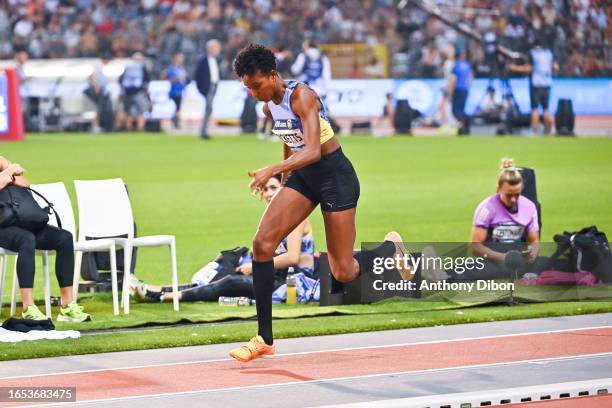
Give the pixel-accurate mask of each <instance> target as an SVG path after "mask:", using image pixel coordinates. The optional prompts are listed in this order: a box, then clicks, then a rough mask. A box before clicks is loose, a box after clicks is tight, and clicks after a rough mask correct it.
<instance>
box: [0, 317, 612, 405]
mask: <svg viewBox="0 0 612 408" xmlns="http://www.w3.org/2000/svg"><path fill="white" fill-rule="evenodd" d="M347 347H350V345H349V344H347ZM606 352H612V328H601V329H588V330H575V331H566V332H559V333H544V334H528V335H521V336H500V337H495V338H486V339H475V340H457V341H447V342H441V343H430V344H415V345H405V346H392V347H373V348H367V349H356V350H343V351H329V352H316V353H309V354H295V355H286V356H282V355H280V356H276V357H272V358H265V359H259V360H255V361H253V362H251V363H247V364H244V363H239V362H237V361H233V360H227V361H226V360H224V361H210V362H201V363H189V364H176V365H167V366H152V367H143V368H126V369H113V370H105V371H95V372H82V373H74V374H53V375H44V376H38V377H22V378H14V379H5V380H2V379H0V387H8V386H19V387H43V386H46V387H49V386H54V387H62V386H65V387H73V386H76V387H77V399H78V400H79V401H84V400H92V399H106V398H115V397H128V396H144V395H152V394H163V393H176V392H188V391H204V390H214V389H224V388H234V387H236V388H240V387H249V386H262V385H273V384H280V383H292V382H301V381H311V380H332V379H337V378H344V377H356V376H368V375H376V374H387V373H395V372H409V371H417V370H429V369H442V368H454V367H463V366H472V365H481V364H495V363H509V362H516V361H523V360H535V359H543V358H556V357H567V356H577V355H587V354H597V353H606ZM534 406H536V407H538V405H534ZM580 406H581V407H582V406H583V405H580ZM600 406H601V405H600ZM545 407H546V408H548V406H545ZM555 407H556V406H555Z"/></svg>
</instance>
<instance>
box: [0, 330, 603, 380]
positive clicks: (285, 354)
mask: <svg viewBox="0 0 612 408" xmlns="http://www.w3.org/2000/svg"><path fill="white" fill-rule="evenodd" d="M609 328H612V326H593V327H581V328H578V329H560V330H544V331H536V332H525V333H513V334H502V335H490V336H478V337H465V338H459V339H443V340H433V341H431V340H428V341H417V342H411V343H397V344H385V345H379V346H363V347H344V348H334V349H325V350H313V351H300V352H295V353H283V354H276V355H273V356H266V357H265V358H267V359H275V358H280V357H287V356H301V355H308V354H318V353H332V352H342V351H353V350H372V349H382V348H390V347H402V346H420V345H425V344H443V343H453V342H463V341H474V340H490V339H501V338H508V337H521V336H531V335H540V334H556V333H567V332H580V331H586V330H594V329H609ZM281 342H282V340H281ZM220 361H235V360H234V359H232V358H230V357H227V358H218V359H210V360H195V361H186V362H174V363H160V364H145V365H136V366H124V367H110V368H94V369H90V370H75V371H62V372H56V373H47V374H31V375H27V374H26V375H16V376H12V377H0V381H2V380H10V379H15V378H35V377H46V376H54V375H66V374H83V373H95V372H100V371H119V370H132V369H140V368H152V367H167V366H179V365H191V364H202V363H216V362H220Z"/></svg>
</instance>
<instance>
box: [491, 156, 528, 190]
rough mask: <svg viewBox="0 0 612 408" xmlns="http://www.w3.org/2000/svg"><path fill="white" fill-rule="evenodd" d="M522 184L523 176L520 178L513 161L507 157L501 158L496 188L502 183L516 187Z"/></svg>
mask: <svg viewBox="0 0 612 408" xmlns="http://www.w3.org/2000/svg"><path fill="white" fill-rule="evenodd" d="M522 182H523V176H521V172H520V171H518V169H517V168H516V166H515V164H514V160H513V159H511V158H508V157H504V158H502V159H501V165H500V166H499V175H498V177H497V187H498V188H499V187H501V186H502V185H503V184H504V183H508V184H510V185H511V186H516V185H517V184H520V183H522Z"/></svg>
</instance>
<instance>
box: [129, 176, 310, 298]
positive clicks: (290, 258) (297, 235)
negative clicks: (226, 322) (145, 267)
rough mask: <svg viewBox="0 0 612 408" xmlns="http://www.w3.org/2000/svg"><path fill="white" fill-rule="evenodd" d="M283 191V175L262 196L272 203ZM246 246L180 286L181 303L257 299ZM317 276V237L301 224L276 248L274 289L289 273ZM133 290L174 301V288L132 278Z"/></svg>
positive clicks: (226, 254) (139, 294) (270, 182)
mask: <svg viewBox="0 0 612 408" xmlns="http://www.w3.org/2000/svg"><path fill="white" fill-rule="evenodd" d="M280 189H281V175H280V174H277V175H275V176H274V177H272V178H270V180H268V182H267V183H266V185H265V188H264V190H263V191H262V195H261V197H262V198H263V199H264V200H265V201H266V202H267V203H268V204H269V203H270V202H271V201H272V199H273V198H274V196H275V195H276V193H277V192H278V191H279V190H280ZM248 252H249V251H248V249H247V248H245V247H242V248H236V249H234V250H232V251H224V252H223V253H222V254H221V255H219V257H217V258H216V259H215V261H213V262H210V263H209V264H208V265H206V266H205V267H204V268H202V269H201V270H200V271H198V272H197V273H196V274H195V275H194V276H193V279H192V281H191V283H189V284H183V285H180V287H179V294H178V295H179V300H180V301H182V302H195V301H198V300H204V301H215V300H218V299H219V297H220V296H245V297H249V298H254V291H253V277H252V273H253V266H252V263H251V261H252V257H251V255H250V254H249V253H248ZM289 267H293V268H294V270H295V272H303V273H304V274H305V275H307V276H309V277H314V236H313V233H312V226H311V225H310V221H309V220H308V219H305V220H304V221H303V222H302V223H300V224H299V225H298V226H297V227H296V228H295V229H294V230H293V231H292V232H291V233H290V234H289V236H288V237H287V238H285V239H284V240H283V241H282V242H281V244H280V245H279V246H278V248H277V249H276V256H275V257H274V282H275V283H274V289H275V290H276V289H277V288H278V287H279V286H281V285H283V284H284V283H285V280H286V277H287V270H288V268H289ZM130 288H131V290H132V292H133V293H134V295H135V298H136V299H137V300H142V301H157V302H171V301H172V296H173V292H172V287H171V286H158V285H151V284H147V283H144V282H142V281H140V280H138V278H136V277H135V276H134V275H131V282H130Z"/></svg>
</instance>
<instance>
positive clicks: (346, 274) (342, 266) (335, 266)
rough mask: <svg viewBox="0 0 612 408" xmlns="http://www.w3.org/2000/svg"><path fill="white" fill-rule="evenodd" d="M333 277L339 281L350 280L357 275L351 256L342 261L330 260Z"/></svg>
mask: <svg viewBox="0 0 612 408" xmlns="http://www.w3.org/2000/svg"><path fill="white" fill-rule="evenodd" d="M330 264H331V265H330V266H331V267H332V268H331V269H332V273H333V275H334V278H336V280H337V281H339V282H350V281H352V280H354V279H355V278H356V277H357V274H358V271H357V270H356V269H355V263H354V262H353V258H351V259H350V260H347V261H343V262H330Z"/></svg>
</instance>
